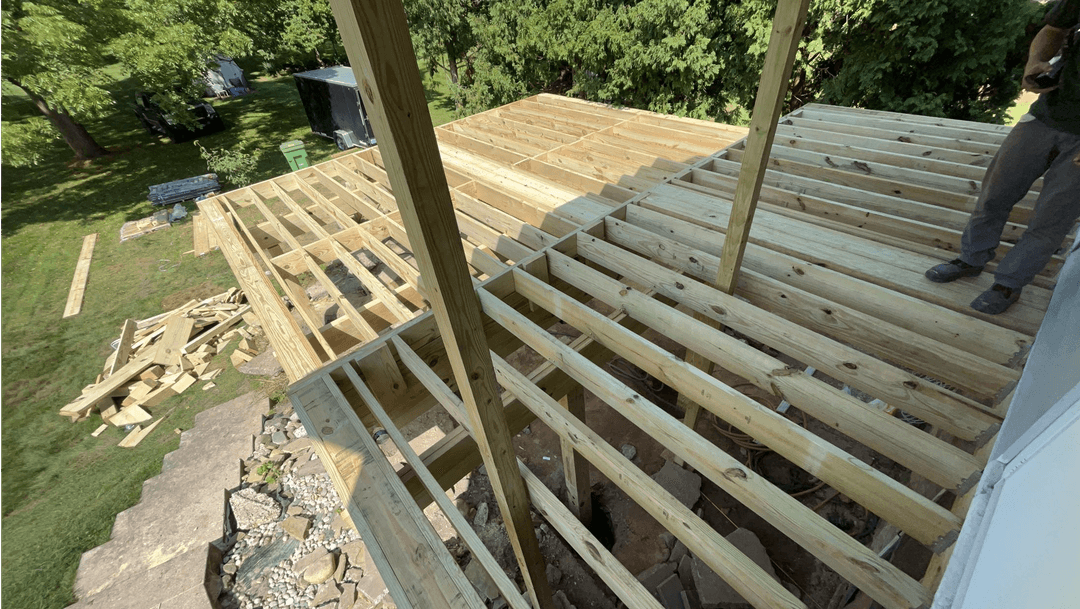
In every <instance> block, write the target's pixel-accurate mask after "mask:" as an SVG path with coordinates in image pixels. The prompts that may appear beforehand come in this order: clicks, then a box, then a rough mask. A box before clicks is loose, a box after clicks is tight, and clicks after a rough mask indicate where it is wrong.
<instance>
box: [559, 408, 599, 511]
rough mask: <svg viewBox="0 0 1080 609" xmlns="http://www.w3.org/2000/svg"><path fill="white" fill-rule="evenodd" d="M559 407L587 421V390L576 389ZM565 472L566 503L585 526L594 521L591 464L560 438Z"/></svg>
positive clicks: (565, 440)
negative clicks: (590, 476)
mask: <svg viewBox="0 0 1080 609" xmlns="http://www.w3.org/2000/svg"><path fill="white" fill-rule="evenodd" d="M559 405H560V406H562V407H563V408H565V409H566V412H567V413H569V414H570V415H571V416H574V417H576V418H577V419H578V420H579V421H582V422H584V421H585V389H583V388H581V387H575V388H574V389H572V390H571V391H570V393H568V394H566V396H564V397H563V399H561V400H559ZM559 445H560V448H561V451H562V463H563V472H564V473H565V475H566V503H567V505H568V506H569V507H570V511H571V512H573V513H574V516H577V518H578V520H580V521H581V522H582V524H584V525H585V526H588V525H589V522H590V521H592V485H591V484H590V482H589V462H588V461H587V460H586V459H585V457H583V456H582V455H581V453H579V452H577V451H575V450H574V445H573V444H572V443H570V442H569V441H568V440H567V439H566V438H564V437H561V436H560V437H559Z"/></svg>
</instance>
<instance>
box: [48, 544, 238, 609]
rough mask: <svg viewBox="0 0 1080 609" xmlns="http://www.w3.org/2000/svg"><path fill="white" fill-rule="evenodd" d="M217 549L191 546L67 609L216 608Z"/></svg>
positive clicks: (218, 560) (124, 577)
mask: <svg viewBox="0 0 1080 609" xmlns="http://www.w3.org/2000/svg"><path fill="white" fill-rule="evenodd" d="M220 564H221V551H220V550H218V549H217V548H216V547H214V546H207V547H197V548H192V549H191V551H189V552H185V553H184V554H181V555H179V556H176V557H174V558H173V559H172V560H169V561H167V562H164V563H162V564H160V565H157V566H156V567H153V568H151V569H147V570H144V571H140V572H138V573H130V574H128V575H126V576H123V577H119V578H115V579H114V580H113V581H112V582H110V584H109V585H108V586H106V587H105V588H103V589H102V590H100V591H99V592H98V593H97V594H94V595H92V596H89V597H87V598H84V599H82V600H80V601H79V602H77V603H75V604H74V605H71V606H70V607H69V609H219V607H220V606H219V605H218V603H217V596H218V594H219V593H220V591H221V576H220V574H219V573H218V571H217V569H218V565H220Z"/></svg>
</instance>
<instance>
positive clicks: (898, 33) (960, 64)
mask: <svg viewBox="0 0 1080 609" xmlns="http://www.w3.org/2000/svg"><path fill="white" fill-rule="evenodd" d="M404 4H405V9H406V14H407V16H408V19H409V23H410V28H411V31H412V35H413V42H414V45H415V46H416V49H417V53H418V55H419V56H420V57H421V58H422V59H423V60H425V61H426V63H427V65H428V66H429V68H430V69H432V70H435V69H439V70H444V71H446V73H447V74H448V75H449V77H450V78H449V80H450V81H451V83H452V88H453V92H454V95H455V97H456V98H457V100H458V105H459V108H460V109H462V111H465V112H473V111H478V110H484V109H487V108H491V107H494V106H497V105H501V104H504V103H507V102H510V101H513V100H516V99H519V98H521V97H523V96H526V95H530V94H533V93H537V92H540V91H550V92H559V93H568V94H571V95H576V96H579V97H583V98H586V99H589V100H593V101H600V102H608V103H613V104H619V105H626V106H632V107H638V108H645V109H649V110H654V111H657V112H665V113H674V114H682V115H688V116H695V117H699V118H711V119H719V120H725V121H728V122H735V123H739V122H746V121H748V120H749V108H752V107H753V100H754V95H755V94H756V89H757V81H758V77H759V75H760V71H761V67H762V65H763V63H764V57H765V51H766V49H767V47H768V36H769V31H770V23H771V19H772V16H773V13H774V11H775V8H776V0H404ZM1044 10H1045V8H1044V7H1042V6H1041V5H1039V4H1037V3H1033V2H1030V1H1029V0H888V1H886V0H815V1H814V2H813V3H811V8H810V15H809V17H808V19H807V25H806V28H805V30H804V33H803V36H802V40H801V43H800V45H799V52H798V57H797V59H796V63H795V70H794V76H793V81H792V84H791V87H790V91H789V98H788V104H787V110H791V109H793V108H796V107H798V106H799V105H802V104H804V103H807V102H809V101H813V100H817V101H822V102H827V103H834V104H840V105H851V106H859V107H865V108H873V109H886V110H895V111H901V112H914V113H920V114H926V115H932V116H947V117H952V118H962V119H972V120H989V121H1000V120H1001V119H1002V118H1003V116H1004V113H1005V111H1006V110H1007V109H1008V107H1009V104H1010V103H1011V102H1012V100H1014V99H1015V98H1016V96H1017V94H1018V93H1019V81H1020V71H1021V69H1022V66H1023V64H1024V59H1025V57H1026V52H1027V44H1028V41H1029V40H1030V37H1031V36H1032V35H1033V34H1034V30H1035V29H1036V28H1037V27H1038V26H1037V23H1038V18H1039V17H1040V16H1041V14H1042V12H1043V11H1044ZM218 55H227V56H232V57H237V58H244V57H250V58H257V59H259V60H261V61H262V63H263V67H264V68H266V69H276V68H277V67H280V66H305V65H310V64H311V63H315V64H318V65H327V64H331V63H338V62H341V61H344V59H345V57H344V48H343V46H342V44H341V40H340V35H339V34H338V32H337V28H336V26H335V23H334V21H333V14H332V11H331V10H330V6H329V1H328V0H77V1H71V0H34V1H33V2H31V1H29V0H11V1H10V2H6V3H5V5H4V9H3V62H4V72H3V77H4V79H5V80H6V81H8V82H9V83H12V84H14V85H17V86H19V87H21V88H22V89H23V90H24V91H26V93H27V94H28V95H29V96H30V97H31V100H32V101H33V102H34V104H35V106H36V107H37V108H38V110H40V112H41V115H42V118H39V119H38V120H37V121H30V122H26V123H23V124H21V125H18V129H15V130H10V129H9V128H10V127H12V125H5V127H6V129H5V130H6V131H9V132H10V133H11V137H5V138H4V146H5V152H8V151H10V150H15V149H16V148H19V147H21V148H24V149H26V150H30V151H32V149H33V147H32V146H27V145H26V144H28V143H32V142H33V141H35V138H38V139H40V138H41V136H42V134H44V133H46V132H48V129H47V128H46V127H45V125H46V124H49V125H51V126H52V128H53V129H55V132H57V133H59V134H61V135H63V137H64V139H65V140H66V141H67V143H68V144H69V145H70V146H71V147H72V149H73V150H74V151H75V153H76V156H77V157H80V158H88V157H93V156H96V155H99V154H104V150H103V149H102V148H101V147H100V146H98V145H97V143H96V142H95V141H94V140H93V138H92V137H91V136H90V134H88V133H86V130H85V129H84V128H82V126H81V121H84V120H86V119H88V118H93V117H95V116H99V115H100V114H101V112H102V111H103V110H104V109H105V108H107V107H108V106H109V105H110V104H112V103H115V102H114V101H113V99H112V98H111V97H110V95H109V86H110V80H109V78H108V77H107V76H106V75H105V74H106V73H105V71H104V68H105V67H106V66H108V65H110V64H116V63H118V64H119V65H121V66H122V67H123V68H124V70H125V71H126V73H127V75H129V76H131V77H132V78H134V79H135V80H136V81H137V82H138V83H139V84H140V86H141V87H142V88H143V89H144V90H147V91H152V92H155V93H157V94H158V98H157V101H158V102H159V103H160V104H161V105H162V106H163V107H164V108H165V109H166V110H167V111H174V112H179V113H181V114H182V112H183V109H184V107H185V106H186V102H187V101H188V100H190V99H191V98H194V97H197V96H198V95H199V94H200V92H201V89H202V78H203V74H204V73H205V71H206V68H207V66H208V65H211V64H212V63H213V61H214V58H215V57H216V56H218ZM46 120H47V121H48V123H46V122H45V121H46ZM5 158H6V159H7V158H10V155H5Z"/></svg>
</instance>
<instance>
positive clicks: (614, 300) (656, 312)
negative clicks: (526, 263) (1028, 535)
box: [515, 251, 981, 492]
mask: <svg viewBox="0 0 1080 609" xmlns="http://www.w3.org/2000/svg"><path fill="white" fill-rule="evenodd" d="M547 255H548V266H549V268H550V272H551V274H552V276H553V277H555V278H557V279H561V280H563V281H566V282H567V283H569V284H570V285H573V286H575V287H577V288H579V289H581V290H584V291H585V292H587V293H589V294H591V295H593V296H595V297H596V298H598V299H600V300H601V301H603V302H605V303H607V304H608V305H610V306H613V307H616V308H620V309H622V310H624V311H626V312H628V313H629V314H630V315H631V316H633V317H636V318H638V319H640V320H643V321H644V322H645V323H646V324H647V325H649V326H650V327H651V328H652V329H653V330H656V331H658V332H660V333H661V334H663V335H664V336H667V337H668V338H671V339H672V340H675V341H676V342H678V343H680V344H683V345H686V347H687V348H688V349H694V351H695V352H696V353H700V354H702V355H704V356H706V357H707V358H708V359H709V360H710V361H712V362H714V363H715V362H724V364H723V365H724V367H725V368H726V369H728V370H730V371H731V372H734V373H735V374H737V375H739V376H740V377H742V378H745V379H748V380H750V381H751V382H752V383H754V384H755V385H757V386H758V387H760V388H761V389H764V390H765V391H769V392H772V393H773V394H774V395H776V396H778V397H781V398H783V399H786V400H788V401H789V402H791V403H792V404H793V405H795V406H797V407H799V408H800V409H801V410H803V411H804V412H806V413H807V414H809V415H811V416H813V417H814V418H816V419H818V420H819V421H821V422H822V423H825V424H826V425H829V426H831V427H834V428H836V429H837V430H839V431H840V432H841V433H844V434H846V435H847V436H849V437H851V438H852V439H855V440H858V441H859V442H861V443H862V444H865V445H866V446H869V447H870V448H873V449H874V450H876V451H878V452H880V453H881V454H883V455H885V456H887V457H889V458H891V459H893V460H895V461H897V462H898V463H901V464H902V465H904V466H905V467H908V468H910V469H911V470H912V471H915V472H918V473H920V474H922V475H924V476H926V477H927V478H928V479H930V480H933V481H934V482H935V483H937V484H940V485H941V486H943V487H945V488H950V489H955V488H959V489H962V490H961V492H963V490H967V489H968V488H971V487H972V486H973V485H974V484H975V482H977V480H978V473H979V472H980V471H981V465H980V464H979V463H978V462H977V461H976V460H975V459H974V458H973V457H972V456H971V455H969V454H967V453H965V452H963V451H961V450H959V449H957V448H955V447H953V446H952V445H950V444H947V443H945V442H941V441H940V440H937V439H936V438H934V437H932V436H930V435H929V434H926V433H924V432H922V431H920V430H917V429H915V428H914V427H912V426H910V425H908V424H906V423H904V422H902V421H900V420H899V419H896V418H894V417H892V416H890V415H887V414H885V413H884V412H883V411H881V410H878V409H877V408H874V407H872V406H869V405H867V404H864V403H863V402H862V401H860V400H857V399H855V398H854V397H852V396H850V395H848V394H845V393H844V392H842V391H840V390H838V389H834V388H833V387H831V386H829V385H827V384H825V383H824V382H821V381H818V380H816V379H814V378H813V377H811V376H809V375H807V374H806V373H804V372H801V371H797V370H791V369H788V368H787V367H786V366H785V365H784V364H783V363H782V362H780V361H779V360H777V359H775V358H772V357H769V356H768V355H766V354H764V353H762V352H761V351H758V350H757V349H754V348H753V347H750V346H749V345H745V344H743V343H741V342H739V341H738V340H736V339H735V338H732V337H730V336H728V335H726V334H724V333H723V332H720V331H719V330H716V329H714V328H712V327H710V326H709V325H707V324H704V323H701V322H699V321H697V320H695V319H694V318H692V317H691V316H689V315H686V314H684V313H680V312H679V311H676V310H675V309H672V308H669V307H666V306H664V305H663V304H661V303H659V302H656V301H654V300H653V299H651V298H648V297H646V296H645V295H644V294H642V293H641V292H638V291H637V290H635V289H633V288H632V287H630V286H627V285H624V284H622V283H619V282H617V281H615V280H613V279H610V278H608V277H606V276H604V275H603V274H602V273H600V272H597V271H593V270H591V269H589V268H588V267H586V266H585V265H583V264H581V263H578V262H574V261H573V260H572V259H570V258H568V257H567V256H564V255H562V254H559V253H558V252H554V251H549V252H548V254H547ZM515 278H517V279H519V284H518V285H519V286H520V285H521V283H520V280H524V281H525V282H527V283H529V284H530V285H531V286H532V287H541V286H540V284H539V282H536V281H534V280H532V279H529V278H528V277H525V276H523V274H522V273H518V274H515ZM549 293H551V292H549ZM559 300H560V301H563V302H565V301H564V300H562V299H559ZM720 306H730V303H727V302H724V303H723V304H721V305H720ZM776 322H777V325H780V326H781V327H783V325H784V324H783V323H782V320H779V319H777V320H776ZM791 338H792V339H793V341H798V339H799V338H802V337H800V336H798V334H796V336H793V337H791ZM845 363H847V364H848V365H851V366H857V364H855V363H854V362H845ZM841 366H843V364H841Z"/></svg>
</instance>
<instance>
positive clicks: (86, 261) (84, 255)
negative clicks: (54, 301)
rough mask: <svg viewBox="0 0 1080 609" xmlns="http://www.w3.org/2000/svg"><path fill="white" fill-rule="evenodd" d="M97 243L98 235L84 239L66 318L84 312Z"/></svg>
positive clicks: (68, 299) (65, 312)
mask: <svg viewBox="0 0 1080 609" xmlns="http://www.w3.org/2000/svg"><path fill="white" fill-rule="evenodd" d="M96 243H97V233H94V234H92V235H87V236H85V237H83V244H82V249H81V250H80V251H79V260H78V262H76V263H75V276H74V277H73V278H72V279H71V290H70V291H68V298H67V305H66V306H65V307H64V318H68V317H72V316H75V315H78V314H79V311H82V303H83V296H84V295H85V294H86V282H87V281H88V280H89V279H90V259H91V258H92V257H93V256H94V245H95V244H96Z"/></svg>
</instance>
